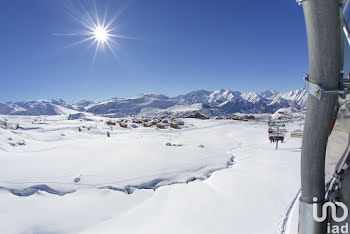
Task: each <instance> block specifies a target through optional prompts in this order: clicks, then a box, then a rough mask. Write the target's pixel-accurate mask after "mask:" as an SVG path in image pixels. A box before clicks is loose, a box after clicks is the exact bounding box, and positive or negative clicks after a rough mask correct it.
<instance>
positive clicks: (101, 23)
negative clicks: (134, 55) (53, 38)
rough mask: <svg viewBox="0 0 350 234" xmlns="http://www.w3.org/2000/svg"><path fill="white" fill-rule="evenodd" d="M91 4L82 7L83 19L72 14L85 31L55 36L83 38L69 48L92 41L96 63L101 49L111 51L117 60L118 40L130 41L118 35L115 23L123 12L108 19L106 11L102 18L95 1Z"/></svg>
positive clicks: (117, 27) (119, 11)
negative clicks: (116, 48)
mask: <svg viewBox="0 0 350 234" xmlns="http://www.w3.org/2000/svg"><path fill="white" fill-rule="evenodd" d="M91 4H92V5H89V4H87V5H86V6H83V5H81V6H80V7H81V12H80V14H79V15H82V16H83V17H82V16H80V17H77V16H75V15H76V13H75V12H73V13H71V16H72V17H73V18H74V19H75V21H77V23H79V24H80V25H81V26H83V30H81V31H80V32H77V33H69V34H65V33H55V34H54V35H59V36H81V37H82V39H81V40H79V41H77V42H75V43H72V44H70V45H69V46H74V45H78V44H81V43H84V42H88V41H90V46H93V45H95V53H94V57H93V62H94V61H95V57H96V55H97V52H98V51H99V50H101V49H102V50H103V51H104V50H105V49H107V50H109V51H110V52H111V53H112V54H113V56H114V57H115V58H117V54H116V52H115V51H114V47H116V45H117V41H116V39H118V38H123V39H130V38H129V37H126V36H123V35H121V34H119V33H117V30H118V29H119V26H116V25H115V21H116V20H117V18H118V17H119V15H120V14H121V13H122V10H118V11H117V12H115V13H114V15H112V16H110V17H108V16H107V9H106V11H105V14H104V15H103V16H102V17H100V15H99V13H98V10H97V7H96V3H95V1H92V2H91ZM89 8H90V9H92V10H91V11H90V10H87V9H89ZM77 9H79V8H77ZM107 19H108V20H107ZM67 47H68V46H67ZM117 59H118V58H117Z"/></svg>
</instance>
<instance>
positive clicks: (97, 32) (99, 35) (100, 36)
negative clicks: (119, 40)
mask: <svg viewBox="0 0 350 234" xmlns="http://www.w3.org/2000/svg"><path fill="white" fill-rule="evenodd" d="M92 33H93V35H94V36H95V40H97V41H99V42H100V43H105V42H106V41H107V40H108V39H109V35H108V31H107V30H106V28H103V27H102V26H97V27H96V28H95V29H94V30H93V32H92Z"/></svg>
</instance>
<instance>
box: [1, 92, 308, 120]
mask: <svg viewBox="0 0 350 234" xmlns="http://www.w3.org/2000/svg"><path fill="white" fill-rule="evenodd" d="M306 97H307V95H306V91H305V90H304V89H298V90H295V91H290V92H285V93H278V92H276V91H263V92H261V93H257V92H247V93H241V92H239V91H231V90H228V89H220V90H216V91H213V92H210V91H206V90H198V91H194V92H190V93H188V94H186V95H181V96H177V97H173V98H170V97H167V96H164V95H160V94H142V95H139V96H137V97H134V98H126V99H124V98H113V99H110V100H107V101H103V102H99V103H92V102H90V101H80V102H74V103H69V102H65V101H63V100H61V99H60V100H38V101H27V102H16V103H4V104H0V114H10V115H59V114H66V113H69V111H70V110H73V111H80V112H90V113H93V114H98V115H108V116H114V117H121V116H130V115H142V114H145V113H148V114H149V113H152V112H154V113H158V114H160V113H164V114H169V115H174V114H176V115H180V116H185V115H188V114H191V113H192V112H193V111H194V110H195V111H197V112H200V113H202V114H204V113H206V114H208V115H211V116H213V115H219V116H220V115H222V116H225V115H228V114H232V113H237V112H238V113H274V112H275V111H276V110H278V109H280V108H288V107H292V108H294V109H296V110H303V109H304V108H305V107H306ZM194 104H198V105H195V106H193V105H194ZM185 106H187V107H186V108H185ZM194 107H195V108H194ZM198 107H200V108H198ZM62 108H63V109H62Z"/></svg>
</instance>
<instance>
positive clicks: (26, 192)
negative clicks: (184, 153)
mask: <svg viewBox="0 0 350 234" xmlns="http://www.w3.org/2000/svg"><path fill="white" fill-rule="evenodd" d="M234 158H235V157H234V156H231V157H230V159H229V160H228V161H227V163H226V166H225V167H219V168H214V169H210V170H208V171H207V172H205V173H204V175H203V176H201V177H196V176H193V177H189V178H188V179H187V180H186V181H185V182H177V181H169V183H166V184H163V185H159V184H160V183H162V182H166V181H168V180H169V178H166V177H164V178H156V179H153V180H151V181H148V182H145V183H142V184H139V185H132V184H130V185H126V186H124V187H116V186H112V185H104V186H99V185H93V184H74V183H59V182H45V184H41V183H40V182H38V184H37V185H32V186H29V187H25V188H23V189H11V188H6V187H3V186H0V190H6V191H8V192H10V193H12V194H13V195H16V196H21V197H27V196H31V195H33V194H35V193H37V192H47V193H50V194H53V195H58V196H64V195H66V194H69V193H73V192H76V191H77V190H68V191H60V190H57V189H54V188H51V187H50V186H48V185H47V184H65V185H77V186H81V187H93V188H96V189H110V190H114V191H120V192H124V193H126V194H132V193H133V192H134V191H135V190H136V189H152V190H156V189H157V188H160V187H162V186H169V185H173V184H184V183H190V182H193V181H196V180H201V181H203V180H205V179H207V178H209V177H210V176H211V175H212V174H213V173H214V172H216V171H219V170H223V169H227V168H230V167H231V166H233V165H234V164H235V160H234ZM204 167H205V166H204ZM200 169H203V167H200V168H198V169H196V170H195V171H198V170H200ZM182 172H188V170H182V171H176V172H168V173H161V174H154V175H149V176H143V177H136V178H131V179H127V180H121V181H116V182H112V183H109V184H117V183H120V182H126V181H132V180H136V179H144V178H149V177H155V176H163V175H168V174H177V173H182ZM0 182H4V183H9V184H26V183H30V184H32V183H36V182H19V183H15V182H7V181H0Z"/></svg>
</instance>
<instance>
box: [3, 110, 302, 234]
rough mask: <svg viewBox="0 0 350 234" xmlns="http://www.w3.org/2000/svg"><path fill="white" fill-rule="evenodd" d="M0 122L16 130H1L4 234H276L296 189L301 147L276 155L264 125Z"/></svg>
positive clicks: (285, 147)
mask: <svg viewBox="0 0 350 234" xmlns="http://www.w3.org/2000/svg"><path fill="white" fill-rule="evenodd" d="M4 117H6V118H7V119H8V120H9V123H10V124H14V123H19V125H20V126H21V128H20V129H18V130H7V129H2V128H0V155H1V157H0V164H1V170H0V178H1V181H0V203H1V209H0V216H1V221H0V223H1V225H0V226H1V233H6V234H7V233H14V234H15V233H16V234H17V233H93V234H96V233H102V234H106V233H123V234H131V233H134V234H136V233H141V234H163V233H167V234H178V233H182V234H194V233H200V234H214V233H239V234H256V233H259V234H271V233H281V225H282V223H283V218H284V217H285V215H286V213H287V211H288V207H289V205H290V203H291V202H292V200H293V198H294V196H295V194H296V193H297V191H298V190H299V188H300V177H299V175H300V146H301V139H298V138H291V137H289V136H287V139H286V142H285V143H283V144H280V146H279V147H280V150H275V146H274V144H271V143H270V142H269V141H268V139H267V125H266V123H263V122H242V121H229V120H205V121H202V120H195V119H185V120H184V122H185V125H184V127H183V128H181V129H161V130H159V129H155V128H143V127H139V128H126V129H125V128H121V127H119V126H113V129H112V128H111V126H108V125H106V124H105V122H101V121H99V120H104V121H105V120H106V118H104V117H100V116H98V117H96V121H84V120H82V121H80V120H67V118H66V117H67V116H48V117H47V118H46V117H45V119H46V120H42V121H39V120H37V121H34V122H33V120H35V119H41V118H38V117H31V116H4ZM0 118H1V116H0ZM43 119H44V118H43ZM42 123H45V124H42ZM82 126H85V128H83V127H82ZM78 127H81V131H78ZM88 127H89V128H88ZM286 127H287V129H288V130H292V129H295V128H298V127H299V122H295V123H288V124H287V126H286ZM89 129H90V130H89ZM107 131H109V132H110V137H107V136H106V132H107ZM167 142H170V143H174V144H176V146H167V145H166V143H167ZM23 143H24V144H23ZM196 179H197V180H196ZM286 181H288V183H286ZM186 182H188V183H186ZM131 192H132V194H130V193H131ZM20 195H22V196H27V197H21V196H20ZM60 195H61V196H60ZM63 195H64V196H63ZM252 223H254V225H252Z"/></svg>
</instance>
